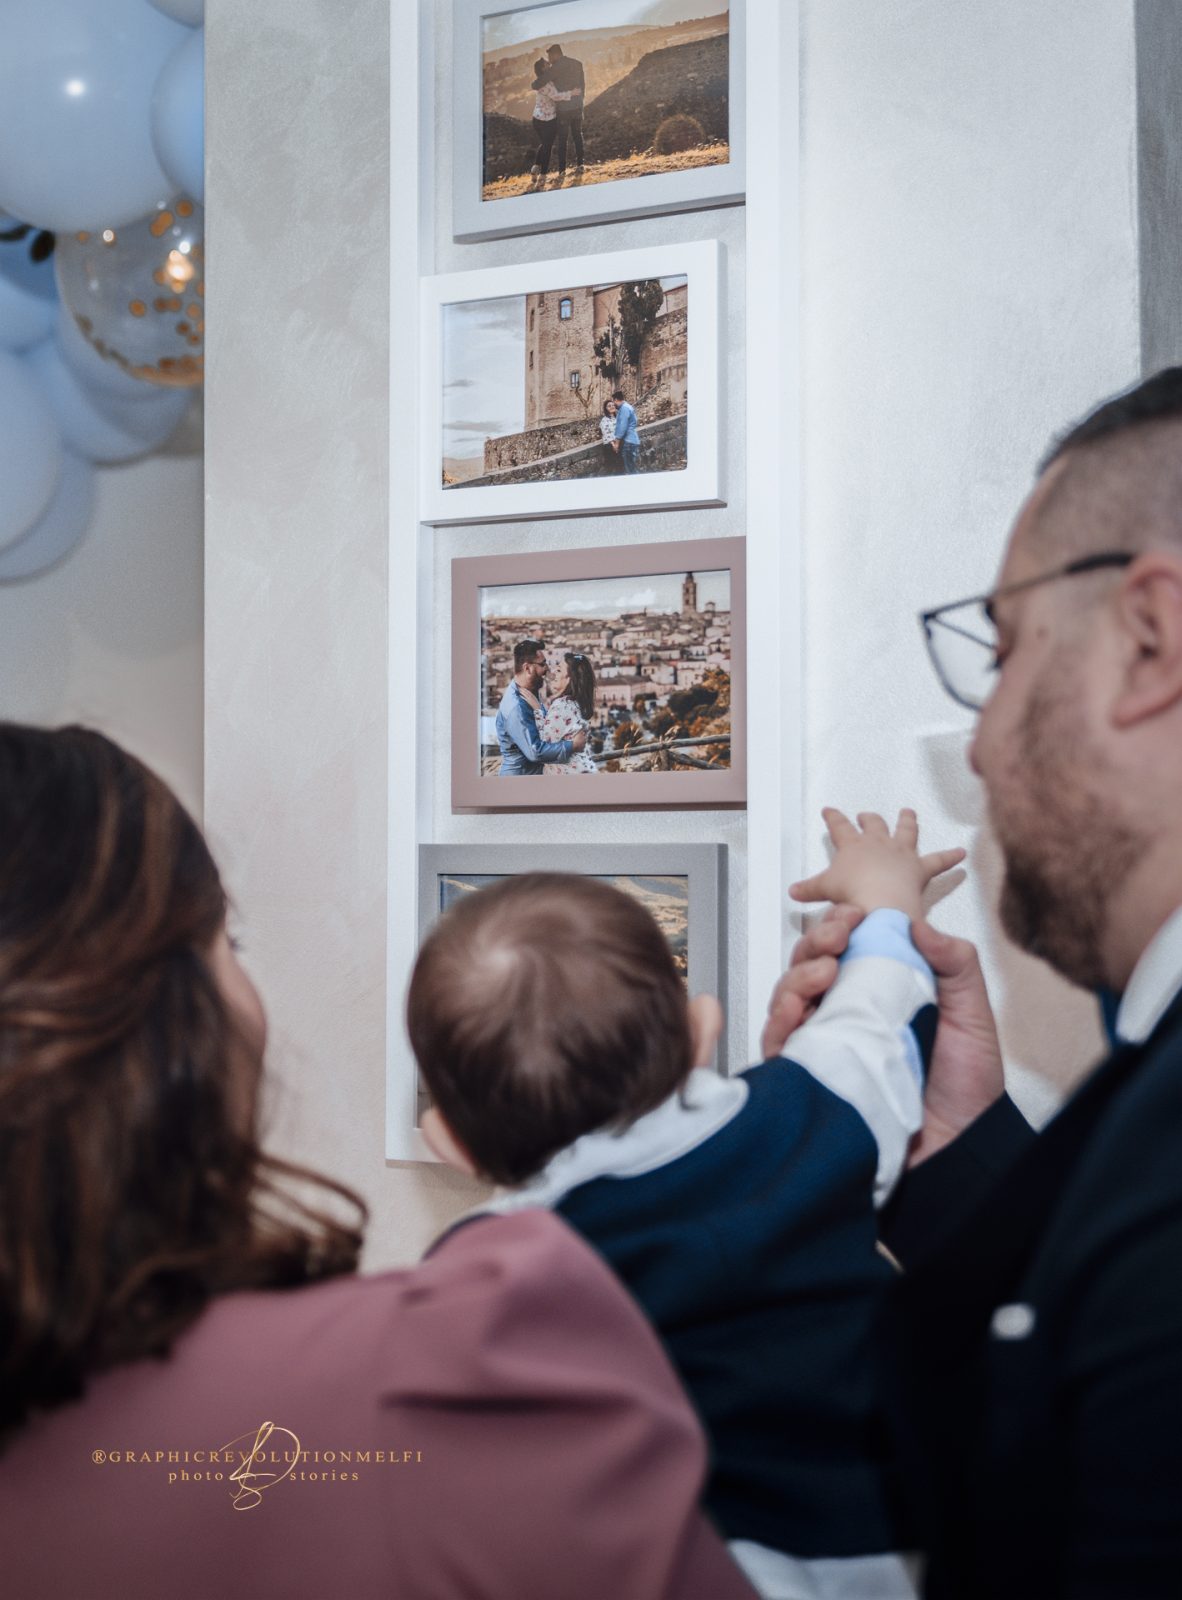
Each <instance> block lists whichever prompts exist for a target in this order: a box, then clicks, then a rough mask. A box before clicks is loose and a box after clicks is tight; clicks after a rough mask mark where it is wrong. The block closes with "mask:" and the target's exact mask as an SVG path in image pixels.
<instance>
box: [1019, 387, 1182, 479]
mask: <svg viewBox="0 0 1182 1600" xmlns="http://www.w3.org/2000/svg"><path fill="white" fill-rule="evenodd" d="M1180 417H1182V367H1163V368H1162V370H1161V371H1160V372H1155V373H1154V375H1153V377H1152V378H1146V379H1145V381H1144V382H1143V383H1138V384H1136V385H1135V386H1134V387H1133V388H1131V389H1126V390H1124V391H1123V393H1121V394H1118V395H1116V396H1114V398H1113V399H1111V400H1106V401H1105V402H1104V404H1103V405H1100V406H1097V407H1096V409H1095V410H1094V411H1090V412H1089V413H1088V415H1087V416H1086V417H1085V418H1084V419H1083V421H1082V422H1077V423H1074V424H1073V425H1072V426H1071V427H1070V428H1068V429H1067V430H1066V432H1065V433H1063V434H1061V435H1060V436H1059V437H1058V438H1057V439H1056V440H1055V441H1054V442H1053V443H1052V445H1051V446H1050V448H1049V449H1048V451H1047V453H1046V455H1045V456H1044V457H1043V458H1042V460H1041V461H1040V462H1039V464H1038V470H1039V473H1040V474H1042V473H1044V472H1045V471H1046V470H1047V468H1048V467H1049V466H1050V465H1051V463H1052V462H1054V461H1057V460H1058V459H1059V457H1060V456H1062V455H1064V454H1065V453H1066V452H1067V451H1068V450H1078V449H1079V448H1080V447H1081V446H1083V445H1085V444H1091V443H1092V442H1093V441H1094V440H1097V439H1110V438H1112V436H1113V435H1114V434H1118V433H1124V432H1127V430H1128V429H1130V428H1138V427H1141V426H1142V425H1143V424H1145V423H1148V422H1162V421H1169V420H1175V421H1176V420H1177V419H1178V418H1180Z"/></svg>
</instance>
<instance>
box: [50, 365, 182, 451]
mask: <svg viewBox="0 0 1182 1600" xmlns="http://www.w3.org/2000/svg"><path fill="white" fill-rule="evenodd" d="M28 361H29V369H30V371H31V372H32V373H33V374H34V376H35V377H36V378H37V380H38V382H39V383H40V385H41V388H42V390H43V391H44V393H45V395H46V397H47V399H48V400H49V403H50V405H51V406H52V407H53V414H54V416H55V417H56V418H57V425H58V427H59V429H60V430H61V435H62V440H63V442H64V443H65V445H66V446H67V448H68V449H70V450H73V451H75V452H76V453H77V454H78V455H80V456H85V457H86V459H87V460H88V461H106V462H114V461H132V460H134V459H135V457H136V456H143V455H147V453H148V451H149V450H154V449H156V447H157V446H158V445H161V444H163V443H164V441H165V439H167V438H168V436H169V434H170V433H171V432H172V431H173V429H174V428H175V427H176V425H177V423H178V422H179V421H180V420H181V417H182V416H183V415H184V413H185V411H186V410H187V408H188V404H189V395H188V394H187V393H186V392H185V391H184V390H167V389H158V390H156V391H154V392H149V393H148V395H147V398H146V399H142V400H117V399H115V398H114V397H112V396H110V395H96V394H94V393H93V392H91V391H90V390H88V389H87V388H86V386H85V385H84V384H83V383H81V382H80V380H79V379H78V378H77V377H76V376H75V375H74V373H73V372H71V370H70V368H69V367H68V366H67V365H66V363H65V362H64V361H63V360H62V355H61V351H60V350H59V348H58V345H57V342H56V340H54V339H47V340H46V341H45V343H44V344H42V345H38V347H37V349H36V350H34V351H32V352H31V353H30V355H29V357H28Z"/></svg>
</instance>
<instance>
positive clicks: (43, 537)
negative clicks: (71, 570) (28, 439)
mask: <svg viewBox="0 0 1182 1600" xmlns="http://www.w3.org/2000/svg"><path fill="white" fill-rule="evenodd" d="M93 509H94V468H93V467H92V466H91V464H90V462H89V461H83V460H82V459H81V457H80V456H72V455H70V454H69V453H67V454H66V457H65V459H64V462H63V465H62V478H61V482H60V483H59V484H58V487H57V493H56V494H55V495H54V497H53V499H52V500H51V501H50V502H49V506H48V508H47V509H46V510H45V511H44V512H43V514H42V515H41V517H40V518H39V519H38V520H37V521H36V522H35V523H34V524H33V526H32V527H31V528H30V529H29V531H28V532H27V533H24V534H22V535H21V537H20V538H19V539H18V540H17V541H16V543H15V544H10V545H9V546H8V547H7V548H6V549H4V550H0V583H15V582H17V581H18V580H19V579H21V578H34V577H36V576H37V574H38V573H39V572H44V571H45V570H46V568H48V567H53V566H56V565H57V563H58V562H59V561H61V560H62V559H63V557H65V556H68V555H69V553H70V551H71V550H73V548H74V546H75V545H76V544H77V543H78V541H79V540H80V539H81V538H82V535H83V534H84V533H85V532H86V530H87V528H88V527H89V526H90V517H91V512H92V511H93Z"/></svg>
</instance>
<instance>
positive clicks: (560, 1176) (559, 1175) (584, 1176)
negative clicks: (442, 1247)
mask: <svg viewBox="0 0 1182 1600" xmlns="http://www.w3.org/2000/svg"><path fill="white" fill-rule="evenodd" d="M683 1092H684V1098H685V1102H686V1103H685V1104H684V1105H683V1104H682V1093H683ZM747 1094H748V1089H747V1084H746V1083H745V1082H744V1080H743V1079H742V1078H721V1077H719V1075H718V1073H717V1072H713V1071H711V1070H710V1068H709V1067H695V1068H694V1070H693V1071H692V1072H691V1073H690V1075H689V1077H688V1078H687V1079H686V1081H685V1085H684V1090H683V1091H678V1092H675V1093H674V1094H671V1095H670V1096H669V1098H668V1099H667V1100H662V1101H661V1103H660V1105H659V1106H654V1108H653V1109H652V1110H651V1111H646V1112H645V1114H644V1115H643V1116H642V1117H637V1119H636V1121H635V1122H634V1123H632V1124H631V1126H630V1127H627V1128H625V1129H624V1130H623V1131H622V1132H615V1131H613V1130H611V1129H609V1128H597V1129H596V1130H595V1131H594V1132H593V1133H585V1134H583V1136H582V1138H580V1139H576V1140H575V1142H574V1143H573V1144H568V1145H567V1146H566V1147H565V1148H564V1149H562V1150H560V1151H559V1152H558V1154H557V1155H555V1156H552V1157H551V1158H550V1160H549V1161H548V1162H547V1163H546V1165H545V1166H544V1167H543V1168H542V1170H541V1172H539V1173H537V1174H536V1176H534V1177H533V1178H531V1179H530V1180H529V1181H528V1182H527V1183H523V1184H520V1185H518V1186H517V1187H516V1188H512V1189H508V1188H498V1189H496V1190H494V1192H493V1195H492V1198H491V1199H490V1200H487V1201H485V1202H484V1204H482V1205H478V1206H474V1207H473V1209H472V1211H471V1212H469V1213H466V1215H471V1216H477V1215H479V1214H480V1213H482V1212H486V1211H497V1212H504V1211H519V1210H522V1209H524V1208H525V1207H527V1206H556V1205H557V1204H558V1202H559V1201H560V1200H561V1199H562V1198H563V1196H564V1195H566V1194H569V1193H570V1191H571V1190H572V1189H577V1188H578V1186H579V1185H580V1184H581V1183H587V1182H588V1181H589V1180H590V1179H592V1178H608V1177H611V1178H634V1177H638V1176H639V1175H640V1174H641V1173H642V1172H652V1171H653V1170H654V1169H655V1168H657V1167H663V1166H665V1165H666V1164H667V1163H668V1162H670V1161H676V1160H677V1158H678V1157H679V1156H684V1155H688V1153H689V1152H690V1151H691V1150H693V1149H695V1148H696V1147H697V1146H698V1145H700V1144H702V1143H704V1142H705V1140H707V1139H709V1138H710V1136H711V1134H713V1133H717V1132H718V1130H719V1128H721V1127H724V1126H725V1124H726V1123H728V1122H729V1121H730V1120H731V1118H732V1117H733V1116H736V1115H737V1114H738V1112H739V1111H740V1110H741V1109H742V1108H743V1106H744V1105H745V1104H746V1100H747Z"/></svg>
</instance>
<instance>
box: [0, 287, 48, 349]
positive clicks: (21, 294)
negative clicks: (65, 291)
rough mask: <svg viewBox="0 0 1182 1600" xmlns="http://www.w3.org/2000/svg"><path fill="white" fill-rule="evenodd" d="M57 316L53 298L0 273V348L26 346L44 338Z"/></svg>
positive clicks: (23, 347)
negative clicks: (34, 292)
mask: <svg viewBox="0 0 1182 1600" xmlns="http://www.w3.org/2000/svg"><path fill="white" fill-rule="evenodd" d="M56 320H57V307H56V306H55V305H54V303H53V301H52V300H45V299H43V298H42V296H41V295H39V294H33V293H32V292H31V291H30V290H29V289H25V288H22V287H21V285H20V284H19V283H13V282H12V280H11V279H9V278H6V277H3V276H2V275H0V348H2V349H5V350H27V349H28V348H29V346H30V345H34V344H38V343H40V341H41V340H42V339H44V338H45V336H46V334H47V333H48V332H49V331H50V329H51V328H52V327H53V325H54V322H55V321H56Z"/></svg>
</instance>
